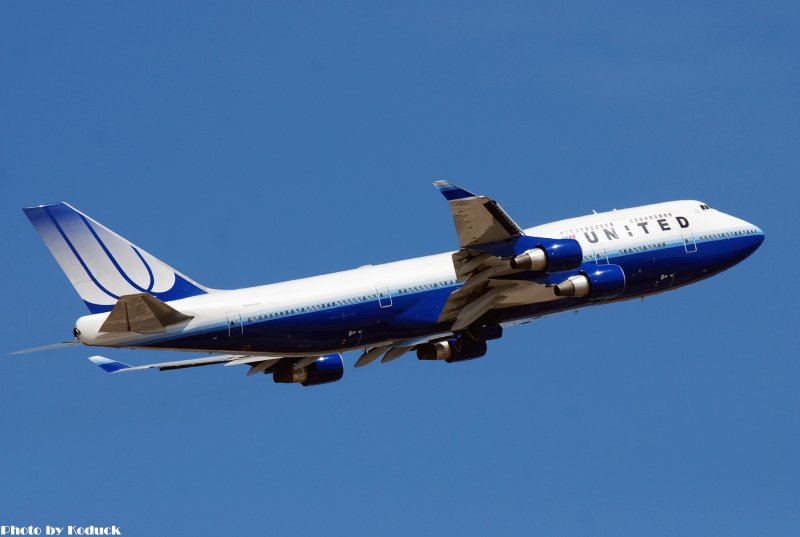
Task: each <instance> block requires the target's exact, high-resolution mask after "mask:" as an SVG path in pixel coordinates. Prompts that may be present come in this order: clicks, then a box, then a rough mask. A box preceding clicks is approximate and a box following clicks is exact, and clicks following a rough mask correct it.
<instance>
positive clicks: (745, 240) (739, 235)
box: [731, 222, 764, 260]
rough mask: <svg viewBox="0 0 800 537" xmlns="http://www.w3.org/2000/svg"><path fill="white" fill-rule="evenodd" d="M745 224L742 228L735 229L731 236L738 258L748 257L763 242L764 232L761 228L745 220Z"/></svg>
mask: <svg viewBox="0 0 800 537" xmlns="http://www.w3.org/2000/svg"><path fill="white" fill-rule="evenodd" d="M745 224H746V226H745V228H744V229H742V230H740V231H737V232H736V233H735V235H734V236H733V237H731V244H732V245H733V249H734V251H735V252H736V256H737V257H738V258H739V259H740V260H742V259H746V258H747V257H750V255H752V254H753V252H755V251H756V250H758V247H759V246H761V243H762V242H764V232H763V231H761V229H759V228H758V227H756V226H754V225H753V224H749V223H747V222H745Z"/></svg>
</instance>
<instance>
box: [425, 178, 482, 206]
mask: <svg viewBox="0 0 800 537" xmlns="http://www.w3.org/2000/svg"><path fill="white" fill-rule="evenodd" d="M433 186H435V187H436V188H437V189H439V192H441V193H442V196H444V197H445V199H446V200H447V201H453V200H460V199H464V198H474V197H476V196H475V194H473V193H472V192H470V191H468V190H464V189H463V188H461V187H459V186H456V185H454V184H453V183H451V182H450V181H445V180H443V179H440V180H438V181H434V182H433Z"/></svg>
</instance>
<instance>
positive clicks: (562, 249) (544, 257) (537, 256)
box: [511, 239, 583, 272]
mask: <svg viewBox="0 0 800 537" xmlns="http://www.w3.org/2000/svg"><path fill="white" fill-rule="evenodd" d="M581 263H583V250H582V249H581V245H580V243H579V242H578V241H576V240H575V239H550V240H548V241H547V242H542V243H541V244H539V245H537V246H536V247H535V248H531V249H530V250H527V251H525V252H522V253H521V254H519V255H518V256H517V257H515V258H514V259H512V260H511V268H513V269H519V270H533V271H536V272H562V271H564V270H572V269H576V268H578V267H579V266H581Z"/></svg>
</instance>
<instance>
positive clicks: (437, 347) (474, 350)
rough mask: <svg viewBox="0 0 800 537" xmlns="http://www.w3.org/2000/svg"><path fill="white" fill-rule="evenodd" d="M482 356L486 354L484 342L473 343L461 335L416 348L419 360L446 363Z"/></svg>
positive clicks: (473, 341)
mask: <svg viewBox="0 0 800 537" xmlns="http://www.w3.org/2000/svg"><path fill="white" fill-rule="evenodd" d="M484 354H486V341H483V340H478V341H475V340H474V339H472V338H471V337H468V336H465V335H463V334H462V335H459V336H455V337H451V338H449V339H445V340H443V341H436V342H433V343H424V344H422V345H419V346H418V347H417V358H419V359H420V360H444V361H445V362H447V363H453V362H463V361H464V360H472V359H473V358H480V357H481V356H483V355H484Z"/></svg>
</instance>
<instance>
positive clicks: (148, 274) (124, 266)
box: [23, 202, 209, 313]
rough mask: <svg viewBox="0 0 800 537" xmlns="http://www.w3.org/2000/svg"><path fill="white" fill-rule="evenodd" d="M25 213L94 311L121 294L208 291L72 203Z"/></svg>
mask: <svg viewBox="0 0 800 537" xmlns="http://www.w3.org/2000/svg"><path fill="white" fill-rule="evenodd" d="M23 211H25V215H26V216H27V217H28V219H29V220H30V221H31V223H32V224H33V227H35V228H36V231H37V232H38V233H39V235H40V236H41V237H42V240H44V243H45V245H47V248H48V249H49V250H50V253H52V254H53V257H55V258H56V261H58V264H59V265H61V270H63V271H64V273H65V274H66V275H67V278H69V281H70V282H71V283H72V285H73V287H75V290H76V291H77V292H78V294H79V295H80V296H81V298H82V299H83V301H84V302H85V303H86V305H87V306H88V307H89V311H91V312H92V313H101V312H105V311H111V309H112V308H113V307H114V305H115V304H116V303H117V299H119V297H121V296H122V295H130V294H134V293H149V294H151V295H153V296H155V297H157V298H158V299H159V300H162V301H164V302H168V301H170V300H178V299H180V298H186V297H190V296H195V295H200V294H204V293H207V292H209V289H208V288H206V287H203V286H202V285H200V284H199V283H197V282H195V281H192V280H191V279H190V278H188V277H186V276H184V275H183V274H181V273H180V272H178V271H177V270H175V269H173V268H172V267H170V266H169V265H167V264H166V263H164V262H163V261H161V260H160V259H157V258H155V257H153V256H152V255H150V254H148V253H147V252H145V251H144V250H142V249H141V248H139V247H138V246H135V245H133V244H131V243H130V242H128V241H127V240H126V239H124V238H123V237H120V236H119V235H117V234H116V233H114V232H113V231H111V230H110V229H108V228H106V227H104V226H102V225H101V224H99V223H97V222H96V221H94V220H92V219H91V218H89V217H88V216H86V215H85V214H83V213H81V212H80V211H78V210H77V209H75V208H74V207H72V206H70V205H69V204H67V203H63V202H62V203H53V204H51V205H39V206H38V207H29V208H26V209H23Z"/></svg>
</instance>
